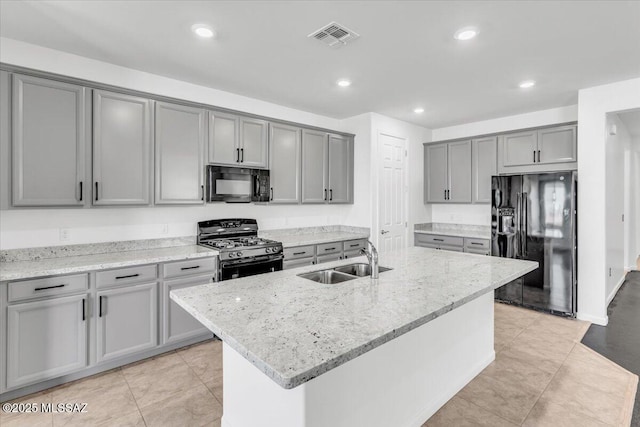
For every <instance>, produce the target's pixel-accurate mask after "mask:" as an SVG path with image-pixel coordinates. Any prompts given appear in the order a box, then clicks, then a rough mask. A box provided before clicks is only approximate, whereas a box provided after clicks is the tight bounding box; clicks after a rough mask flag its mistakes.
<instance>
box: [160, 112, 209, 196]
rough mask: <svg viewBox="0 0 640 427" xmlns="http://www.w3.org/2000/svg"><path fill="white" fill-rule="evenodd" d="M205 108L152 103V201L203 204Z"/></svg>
mask: <svg viewBox="0 0 640 427" xmlns="http://www.w3.org/2000/svg"><path fill="white" fill-rule="evenodd" d="M204 120H205V111H204V110H202V109H199V108H192V107H185V106H182V105H175V104H166V103H161V102H158V103H156V119H155V129H156V134H155V136H156V144H155V164H156V167H155V203H156V204H202V203H204V179H203V176H204V163H203V157H204V132H205V131H204V124H205V123H204Z"/></svg>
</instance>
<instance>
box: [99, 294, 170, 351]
mask: <svg viewBox="0 0 640 427" xmlns="http://www.w3.org/2000/svg"><path fill="white" fill-rule="evenodd" d="M95 313H97V328H96V340H97V351H96V356H97V361H98V362H103V361H107V360H110V359H115V358H119V357H122V356H126V355H129V354H132V353H137V352H140V351H143V350H147V349H151V348H153V347H155V346H157V345H158V327H157V326H158V283H157V282H153V283H144V284H140V285H133V286H126V287H119V288H114V289H109V290H104V291H99V292H98V293H97V295H96V307H95Z"/></svg>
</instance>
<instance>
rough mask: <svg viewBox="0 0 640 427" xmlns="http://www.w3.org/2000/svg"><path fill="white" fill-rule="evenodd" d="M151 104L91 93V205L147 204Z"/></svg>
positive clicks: (113, 95) (121, 95)
mask: <svg viewBox="0 0 640 427" xmlns="http://www.w3.org/2000/svg"><path fill="white" fill-rule="evenodd" d="M152 104H153V101H151V100H149V99H146V98H140V97H135V96H130V95H124V94H120V93H114V92H107V91H102V90H96V91H94V93H93V185H92V191H93V198H92V200H93V204H94V205H148V204H149V203H150V202H151V198H150V173H149V172H150V170H151V146H152V134H153V127H152Z"/></svg>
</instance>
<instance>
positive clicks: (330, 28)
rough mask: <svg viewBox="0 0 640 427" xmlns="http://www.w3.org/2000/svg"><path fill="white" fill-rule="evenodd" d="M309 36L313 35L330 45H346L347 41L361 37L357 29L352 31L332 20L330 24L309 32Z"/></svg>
mask: <svg viewBox="0 0 640 427" xmlns="http://www.w3.org/2000/svg"><path fill="white" fill-rule="evenodd" d="M307 37H313V38H314V39H316V40H320V41H321V42H324V43H326V44H328V45H329V46H336V45H337V46H343V45H346V44H347V42H351V41H353V40H355V39H357V38H358V37H360V34H358V33H356V32H355V31H351V30H350V29H348V28H347V27H344V26H342V25H340V24H338V23H337V22H331V23H330V24H327V25H325V26H324V27H322V28H320V29H319V30H317V31H314V32H313V33H311V34H309V35H308V36H307Z"/></svg>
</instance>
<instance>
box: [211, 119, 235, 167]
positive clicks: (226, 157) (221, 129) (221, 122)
mask: <svg viewBox="0 0 640 427" xmlns="http://www.w3.org/2000/svg"><path fill="white" fill-rule="evenodd" d="M239 135H240V118H239V117H238V116H234V115H232V114H225V113H218V112H214V111H209V163H215V164H217V165H231V166H238V162H239V161H240V136H239Z"/></svg>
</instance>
